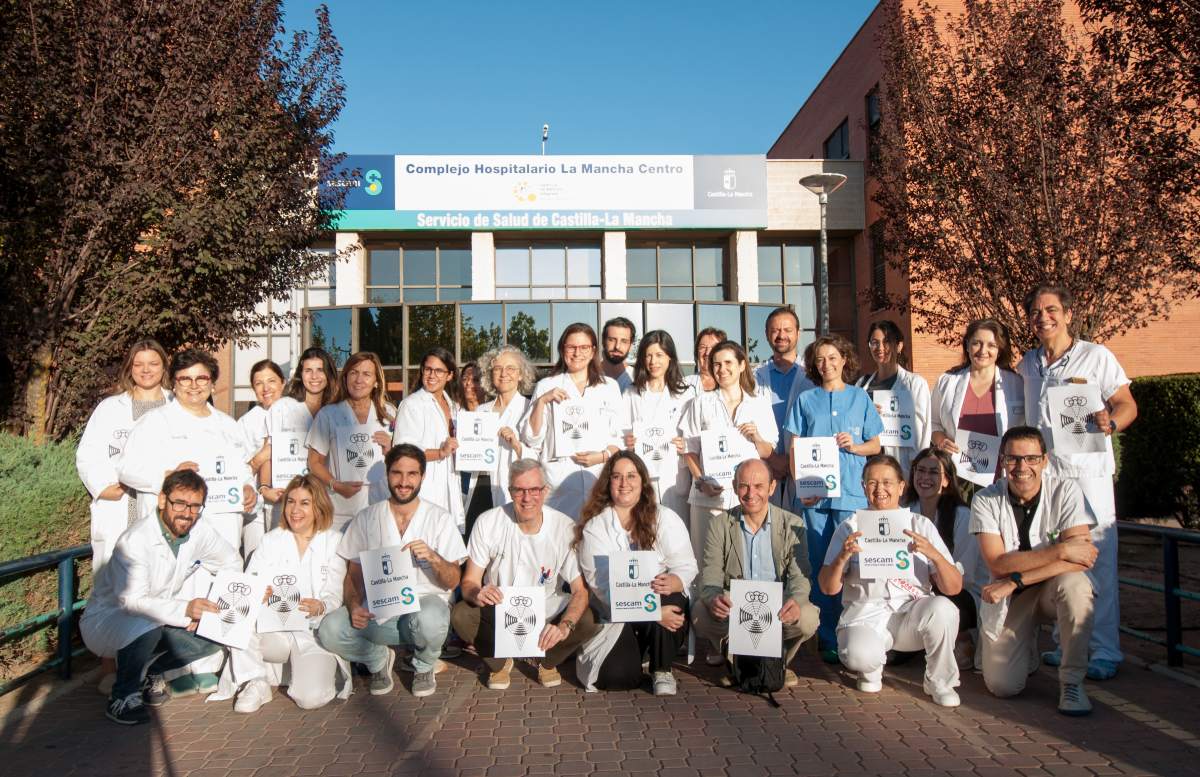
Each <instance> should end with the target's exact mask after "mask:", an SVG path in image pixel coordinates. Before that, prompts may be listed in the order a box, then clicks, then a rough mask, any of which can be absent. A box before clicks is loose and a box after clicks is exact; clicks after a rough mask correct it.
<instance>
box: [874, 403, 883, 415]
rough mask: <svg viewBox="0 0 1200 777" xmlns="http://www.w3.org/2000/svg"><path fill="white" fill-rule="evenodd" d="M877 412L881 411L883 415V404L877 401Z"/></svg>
mask: <svg viewBox="0 0 1200 777" xmlns="http://www.w3.org/2000/svg"><path fill="white" fill-rule="evenodd" d="M875 412H876V413H879V414H880V415H883V405H881V404H879V403H878V402H876V403H875Z"/></svg>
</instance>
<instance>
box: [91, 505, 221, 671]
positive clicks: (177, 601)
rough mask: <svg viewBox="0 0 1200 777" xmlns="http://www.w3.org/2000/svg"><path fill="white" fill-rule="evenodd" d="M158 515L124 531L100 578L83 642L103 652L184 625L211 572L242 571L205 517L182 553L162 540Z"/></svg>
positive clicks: (109, 654) (204, 592)
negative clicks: (162, 628)
mask: <svg viewBox="0 0 1200 777" xmlns="http://www.w3.org/2000/svg"><path fill="white" fill-rule="evenodd" d="M162 532H163V526H162V522H161V521H159V519H158V515H157V514H155V515H152V516H148V517H146V518H142V519H140V520H139V521H138V522H137V523H135V524H134V525H133V526H130V527H129V529H127V530H126V531H125V533H124V534H122V535H121V537H120V539H118V540H117V546H116V548H115V550H114V551H113V555H112V558H111V559H110V561H109V563H108V564H106V565H105V566H104V568H103V569H102V570H101V571H100V574H98V575H97V576H96V580H95V585H94V588H93V591H92V596H91V598H90V599H89V600H88V606H87V609H86V610H85V611H84V613H83V618H82V619H81V620H80V622H79V631H80V633H81V634H82V636H83V642H84V644H85V645H87V647H88V650H91V651H92V652H93V653H95V654H96V655H98V656H107V657H113V656H116V655H117V651H119V650H120V649H121V648H123V647H125V646H126V645H128V644H129V643H130V642H133V641H134V640H135V639H137V638H138V637H140V636H142V635H143V634H145V633H146V632H148V631H150V630H151V629H154V628H157V627H159V626H174V627H176V628H185V627H186V626H187V625H188V624H189V623H191V618H189V617H188V616H187V605H188V602H190V601H191V600H192V599H196V598H204V597H206V596H208V589H209V586H210V585H211V583H212V577H211V576H212V575H215V574H217V573H218V572H222V571H240V570H241V568H242V559H241V557H240V556H238V554H237V551H236V550H234V548H233V546H231V545H230V544H229V543H228V542H226V541H225V540H224V539H222V538H221V536H220V535H219V534H218V533H217V532H216V531H215V530H214V529H213V527H212V526H211V525H210V524H209V523H208V518H207V517H201V518H200V520H199V521H197V522H196V524H195V526H193V527H192V530H191V533H190V534H189V536H188V540H187V542H185V543H183V545H181V546H180V548H179V556H178V557H176V556H175V554H173V553H172V552H171V548H170V547H168V545H167V541H166V540H165V539H163V535H162Z"/></svg>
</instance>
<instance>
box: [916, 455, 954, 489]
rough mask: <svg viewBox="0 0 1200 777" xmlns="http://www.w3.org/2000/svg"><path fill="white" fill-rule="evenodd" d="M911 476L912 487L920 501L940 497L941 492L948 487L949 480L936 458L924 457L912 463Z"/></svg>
mask: <svg viewBox="0 0 1200 777" xmlns="http://www.w3.org/2000/svg"><path fill="white" fill-rule="evenodd" d="M912 476H913V478H912V480H913V487H914V488H916V490H917V496H919V497H920V498H921V499H932V498H936V497H938V496H941V494H942V491H943V490H945V489H947V488H949V487H950V478H948V477H946V474H945V472H944V471H943V470H942V463H941V462H940V461H938V459H937V456H926V457H925V458H923V459H921V460H919V461H916V462H913V465H912Z"/></svg>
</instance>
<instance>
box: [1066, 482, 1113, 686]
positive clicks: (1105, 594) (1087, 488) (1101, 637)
mask: <svg viewBox="0 0 1200 777" xmlns="http://www.w3.org/2000/svg"><path fill="white" fill-rule="evenodd" d="M1075 482H1076V483H1077V484H1078V485H1079V490H1080V491H1082V492H1083V498H1084V501H1086V502H1087V506H1088V509H1089V510H1091V511H1092V515H1094V516H1096V527H1095V528H1094V529H1092V542H1093V543H1094V544H1095V545H1096V550H1097V551H1099V552H1098V554H1097V556H1096V563H1095V564H1094V565H1093V566H1092V580H1093V581H1094V583H1095V588H1096V598H1095V601H1094V605H1093V608H1094V613H1095V615H1094V619H1093V623H1092V639H1091V641H1090V642H1089V643H1088V646H1089V653H1090V656H1089V657H1090V658H1092V659H1096V658H1100V659H1104V660H1105V661H1112V662H1114V663H1118V664H1119V663H1121V661H1122V660H1123V659H1124V658H1125V656H1124V654H1122V653H1121V632H1120V625H1121V592H1120V584H1118V583H1117V526H1116V522H1117V506H1116V497H1115V495H1114V493H1113V481H1112V477H1098V478H1077V479H1076V480H1075Z"/></svg>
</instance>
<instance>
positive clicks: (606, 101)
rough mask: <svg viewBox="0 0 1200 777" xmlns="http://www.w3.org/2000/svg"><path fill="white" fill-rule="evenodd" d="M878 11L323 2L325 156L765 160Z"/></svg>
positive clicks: (299, 10) (307, 16)
mask: <svg viewBox="0 0 1200 777" xmlns="http://www.w3.org/2000/svg"><path fill="white" fill-rule="evenodd" d="M876 3H877V0H835V2H818V1H817V0H792V1H790V2H788V1H786V0H770V1H764V2H758V1H757V0H741V1H740V2H739V1H738V0H728V1H726V2H714V1H712V0H693V1H692V2H677V1H676V0H670V1H669V2H668V1H666V0H664V1H662V2H659V1H658V0H639V1H635V2H631V1H630V0H602V1H601V2H576V1H575V0H560V2H546V1H545V0H543V1H542V2H519V1H518V0H510V1H508V2H501V1H499V0H493V1H492V2H482V0H471V1H469V2H468V1H465V0H464V1H461V2H460V1H455V0H439V2H433V3H415V2H402V1H401V0H392V2H387V1H386V0H331V2H329V6H330V13H331V18H332V21H333V29H334V34H335V35H336V36H337V38H338V40H339V41H340V43H341V44H342V48H343V62H342V75H343V78H344V79H345V81H346V98H347V99H346V107H345V109H344V110H343V111H342V115H341V118H340V120H339V121H338V124H337V126H336V128H335V133H336V134H335V145H336V149H337V150H338V151H344V152H347V153H360V154H362V153H383V154H402V153H407V154H449V153H456V154H463V153H474V154H532V153H538V151H539V143H540V136H541V127H542V124H543V122H549V124H550V143H549V146H548V149H547V151H548V153H558V154H612V153H674V154H713V153H747V154H749V153H765V152H766V151H767V149H768V148H769V147H770V146H771V144H772V143H773V142H774V141H775V139H776V138H777V137H778V136H779V133H780V132H781V131H782V130H783V128H784V127H785V126H786V125H787V122H788V121H789V120H790V119H791V117H792V116H793V115H794V114H795V112H796V111H797V110H798V109H799V107H800V106H801V104H802V103H803V102H804V100H805V98H806V97H808V95H809V93H810V92H811V91H812V90H813V88H814V87H815V86H816V85H817V83H818V81H819V80H820V78H821V76H822V75H823V74H824V73H825V71H826V70H827V69H828V68H829V66H830V65H831V64H832V63H833V61H834V60H835V59H836V58H837V56H838V54H840V53H841V51H842V49H843V48H844V47H845V45H846V44H847V43H848V42H849V41H850V39H851V37H853V35H854V33H855V32H856V31H857V30H858V28H859V27H860V26H861V25H862V23H863V21H864V20H865V19H866V18H867V16H868V14H870V12H871V10H872V9H873V8H874V7H875V5H876ZM317 5H318V3H317V2H313V0H285V3H284V7H285V12H286V14H287V16H286V19H285V23H286V24H287V26H288V27H289V28H294V27H297V26H299V27H307V28H310V29H311V28H312V27H313V26H314V24H313V17H312V11H313V9H314V8H315V7H316V6H317Z"/></svg>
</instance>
